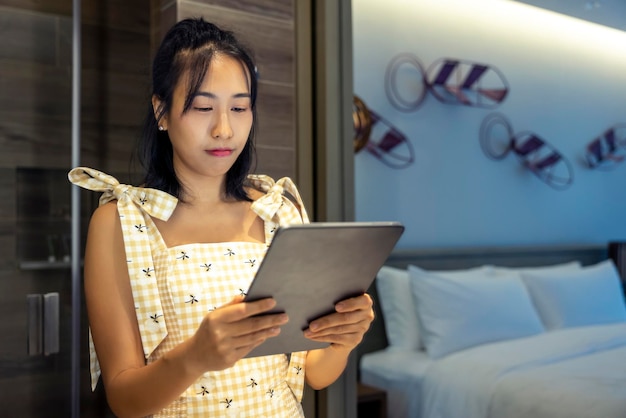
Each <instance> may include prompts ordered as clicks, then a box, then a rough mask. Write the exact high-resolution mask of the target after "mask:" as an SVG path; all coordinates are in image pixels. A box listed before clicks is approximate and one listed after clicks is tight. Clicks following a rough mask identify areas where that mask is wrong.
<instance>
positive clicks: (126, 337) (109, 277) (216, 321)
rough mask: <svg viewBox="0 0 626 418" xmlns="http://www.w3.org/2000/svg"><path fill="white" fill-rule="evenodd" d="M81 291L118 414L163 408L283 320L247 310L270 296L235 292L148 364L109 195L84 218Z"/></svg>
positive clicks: (267, 303) (258, 308)
mask: <svg viewBox="0 0 626 418" xmlns="http://www.w3.org/2000/svg"><path fill="white" fill-rule="evenodd" d="M85 296H86V302H87V313H88V316H89V323H90V327H91V333H92V336H93V341H94V345H95V347H96V352H97V355H98V360H99V362H100V366H101V369H102V379H103V383H104V385H105V388H106V393H107V399H108V402H109V406H110V407H111V409H112V410H113V411H114V412H115V414H116V415H117V416H120V417H127V416H128V417H132V416H145V415H149V414H152V413H154V412H156V411H158V410H160V409H162V408H164V407H165V406H167V405H169V404H170V403H172V402H173V401H175V400H176V399H177V398H178V397H179V396H180V395H181V394H182V393H183V392H184V391H185V390H186V389H187V387H189V386H190V385H191V384H192V383H193V382H194V381H195V380H196V379H198V378H199V377H200V376H201V375H202V374H203V373H204V372H206V371H209V370H222V369H225V368H228V367H231V366H232V365H233V364H234V363H235V362H236V361H237V360H239V359H240V358H242V357H243V356H244V355H245V354H247V353H248V352H249V351H250V350H252V349H253V348H254V347H256V346H257V345H259V344H260V343H262V342H263V341H265V339H266V338H268V337H271V336H274V335H277V334H278V333H279V326H280V325H282V324H284V323H285V322H286V318H285V317H284V315H264V316H261V317H256V318H251V316H253V315H256V314H258V313H261V312H264V311H266V310H268V309H271V308H272V307H273V306H274V305H275V302H274V301H273V300H271V299H265V300H262V301H257V302H254V303H241V299H237V298H236V299H234V300H233V301H232V302H231V303H229V304H227V305H225V306H223V307H221V308H219V309H217V310H215V311H213V312H211V313H209V314H207V315H206V316H205V318H204V319H203V321H202V323H201V324H200V327H199V329H198V330H197V331H196V333H195V334H194V335H193V336H192V337H191V338H189V339H187V340H185V341H184V342H183V343H181V344H180V345H178V346H177V347H175V348H174V349H173V350H171V351H169V352H168V353H166V354H165V355H164V356H163V357H161V358H159V359H158V360H157V361H155V362H152V363H150V364H149V365H146V364H145V359H144V354H143V348H142V344H141V336H140V334H139V327H138V325H137V317H136V314H135V305H134V301H133V297H132V291H131V287H130V280H129V276H128V269H127V264H126V254H125V250H124V242H123V237H122V230H121V225H120V221H119V214H118V212H117V207H116V205H115V203H114V202H111V203H108V204H106V205H103V206H101V207H99V208H98V209H97V210H96V211H95V212H94V215H93V217H92V219H91V222H90V225H89V233H88V237H87V247H86V250H85Z"/></svg>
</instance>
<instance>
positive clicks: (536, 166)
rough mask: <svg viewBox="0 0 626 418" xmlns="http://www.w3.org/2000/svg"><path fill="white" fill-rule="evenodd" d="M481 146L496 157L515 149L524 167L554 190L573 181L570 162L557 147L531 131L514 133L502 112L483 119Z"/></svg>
mask: <svg viewBox="0 0 626 418" xmlns="http://www.w3.org/2000/svg"><path fill="white" fill-rule="evenodd" d="M480 146H481V148H482V150H483V152H484V153H485V155H487V157H489V158H491V159H493V160H501V159H503V158H504V157H506V156H507V155H508V153H509V152H510V151H513V153H514V154H515V155H516V156H517V158H518V159H519V161H520V162H521V163H522V165H523V166H524V167H526V168H528V169H529V170H530V171H531V172H532V173H533V174H535V175H536V176H537V177H538V178H539V179H540V180H541V181H543V182H545V183H546V184H548V185H549V186H550V187H552V188H554V189H557V190H564V189H567V188H568V187H569V186H570V185H571V184H572V182H573V180H574V172H573V170H572V165H571V163H570V162H569V161H568V160H567V159H566V158H565V157H563V155H562V154H561V153H560V152H559V151H558V150H557V149H556V148H554V147H553V146H552V145H550V144H549V143H548V142H546V141H545V140H543V139H542V138H540V137H539V136H538V135H537V134H535V133H533V132H530V131H524V132H520V133H517V134H513V129H512V127H511V124H510V122H509V121H508V120H507V119H506V118H505V117H504V115H502V114H500V113H492V114H490V115H488V116H487V117H485V119H484V120H483V122H482V124H481V126H480Z"/></svg>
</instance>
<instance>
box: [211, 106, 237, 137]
mask: <svg viewBox="0 0 626 418" xmlns="http://www.w3.org/2000/svg"><path fill="white" fill-rule="evenodd" d="M211 134H212V136H213V138H222V139H228V138H231V137H232V136H233V129H232V126H231V125H230V120H229V118H228V113H227V112H220V113H219V115H218V116H217V119H216V121H215V125H214V126H213V128H212V131H211Z"/></svg>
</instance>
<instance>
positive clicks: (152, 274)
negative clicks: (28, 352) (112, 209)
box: [68, 167, 178, 387]
mask: <svg viewBox="0 0 626 418" xmlns="http://www.w3.org/2000/svg"><path fill="white" fill-rule="evenodd" d="M68 178H69V180H70V181H71V182H72V183H73V184H76V185H78V186H80V187H83V188H85V189H88V190H93V191H97V192H103V194H102V196H101V197H100V205H103V204H105V203H107V202H110V201H112V200H117V209H118V212H119V216H120V222H121V225H122V232H123V236H124V248H125V250H126V257H127V264H128V274H129V277H130V283H131V288H132V292H133V299H134V302H135V311H136V313H137V322H138V324H139V331H140V334H141V342H142V345H143V350H144V355H145V357H146V359H147V358H148V357H149V356H150V355H151V354H152V352H153V351H154V349H155V348H156V347H157V346H158V345H159V344H160V343H161V341H162V340H163V338H165V336H166V335H167V325H166V323H165V319H164V318H163V308H162V306H161V299H160V297H159V289H158V285H157V275H158V272H156V271H155V269H154V261H153V257H152V249H151V248H152V247H151V233H152V231H149V230H148V228H150V227H151V225H154V224H153V223H152V222H151V220H150V216H153V217H155V218H158V219H162V220H164V221H166V220H167V219H169V217H170V216H171V214H172V212H173V211H174V209H175V208H176V205H177V203H178V200H177V199H176V198H175V197H173V196H171V195H169V194H168V193H165V192H163V191H160V190H155V189H148V188H141V187H134V186H129V185H126V184H120V183H119V181H117V179H115V178H114V177H112V176H109V175H107V174H105V173H102V172H100V171H98V170H94V169H92V168H87V167H77V168H74V169H73V170H71V171H70V172H69V174H68ZM148 221H149V222H148ZM154 233H157V231H154ZM98 377H99V366H98V365H97V362H96V363H95V364H94V362H92V387H95V383H96V382H97V380H98Z"/></svg>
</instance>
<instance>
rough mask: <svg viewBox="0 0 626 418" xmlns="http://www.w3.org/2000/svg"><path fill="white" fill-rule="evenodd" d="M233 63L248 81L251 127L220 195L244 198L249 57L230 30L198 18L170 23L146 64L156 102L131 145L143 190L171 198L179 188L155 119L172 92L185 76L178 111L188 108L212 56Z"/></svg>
mask: <svg viewBox="0 0 626 418" xmlns="http://www.w3.org/2000/svg"><path fill="white" fill-rule="evenodd" d="M218 53H219V54H223V55H227V56H229V57H232V58H234V59H236V60H239V61H240V62H241V63H242V64H243V65H244V66H245V68H246V69H247V72H248V74H249V77H250V102H251V108H252V115H253V116H252V128H251V129H250V134H249V136H248V140H247V142H246V145H245V147H244V149H243V150H242V152H241V154H240V155H239V157H238V158H237V160H236V161H235V163H234V164H233V166H232V167H231V168H230V170H228V173H226V196H227V197H232V198H235V199H237V200H248V201H250V200H251V199H250V197H249V196H248V194H247V193H246V191H245V189H244V183H245V180H246V177H247V175H248V173H249V172H250V171H251V169H252V166H253V164H254V163H255V162H256V149H255V146H254V136H255V131H256V123H257V122H256V120H257V117H256V97H257V74H256V66H255V65H254V61H253V60H252V57H251V55H250V53H249V52H248V51H247V50H246V48H245V47H244V46H243V45H241V44H240V43H239V41H237V39H236V38H235V36H234V34H233V33H232V32H230V31H226V30H222V29H220V28H218V27H217V26H216V25H214V24H212V23H209V22H207V21H205V20H204V19H202V18H197V19H185V20H181V21H180V22H178V23H176V24H175V25H174V26H173V27H172V28H171V29H170V30H169V31H168V32H167V34H166V35H165V37H164V38H163V41H162V42H161V45H160V46H159V49H158V51H157V53H156V56H155V57H154V61H153V64H152V94H153V95H155V96H156V97H157V98H159V100H160V101H161V107H160V108H159V109H158V113H157V116H156V117H155V114H154V109H153V107H152V103H151V102H150V104H149V106H148V112H147V114H146V119H145V121H144V126H143V132H142V135H141V138H140V140H139V144H138V147H137V157H138V159H139V162H140V164H141V166H142V167H143V168H144V170H145V172H146V174H145V178H144V181H143V183H144V187H150V188H155V189H159V190H163V191H165V192H167V193H169V194H171V195H173V196H176V197H177V198H179V199H180V198H181V197H182V196H181V195H182V190H181V189H182V186H181V184H180V181H179V180H178V178H177V177H176V173H175V172H174V162H173V151H172V144H171V142H170V140H169V136H168V133H167V132H166V131H159V129H158V125H159V121H160V120H161V118H162V117H163V115H165V114H167V113H168V112H169V111H170V109H171V107H172V98H173V93H174V88H175V87H176V85H177V83H178V82H179V81H180V80H181V77H182V76H183V75H184V74H185V73H186V72H188V74H189V85H188V90H187V96H186V98H185V105H184V107H183V113H185V112H187V111H188V110H189V109H190V108H191V104H192V101H193V97H194V96H195V95H196V93H197V92H198V90H199V89H200V87H201V85H202V82H203V80H204V76H205V75H206V72H207V70H208V68H209V65H210V63H211V60H212V59H213V57H215V55H216V54H218Z"/></svg>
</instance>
